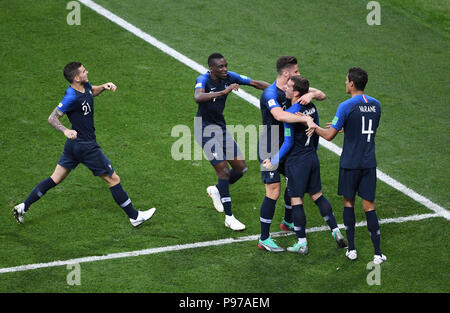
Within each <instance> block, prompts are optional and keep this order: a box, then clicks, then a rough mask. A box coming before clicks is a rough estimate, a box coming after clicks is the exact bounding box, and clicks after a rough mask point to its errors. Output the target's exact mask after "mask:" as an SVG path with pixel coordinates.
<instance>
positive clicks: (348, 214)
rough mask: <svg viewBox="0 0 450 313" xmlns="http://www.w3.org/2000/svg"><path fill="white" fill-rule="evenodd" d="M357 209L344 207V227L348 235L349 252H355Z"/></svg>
mask: <svg viewBox="0 0 450 313" xmlns="http://www.w3.org/2000/svg"><path fill="white" fill-rule="evenodd" d="M355 223H356V218H355V209H354V208H353V207H344V226H345V232H346V234H347V241H348V250H355Z"/></svg>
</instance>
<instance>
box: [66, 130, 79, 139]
mask: <svg viewBox="0 0 450 313" xmlns="http://www.w3.org/2000/svg"><path fill="white" fill-rule="evenodd" d="M64 135H65V136H66V137H67V138H68V139H71V140H75V139H77V136H78V133H77V131H76V130H73V129H66V130H64Z"/></svg>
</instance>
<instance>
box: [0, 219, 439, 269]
mask: <svg viewBox="0 0 450 313" xmlns="http://www.w3.org/2000/svg"><path fill="white" fill-rule="evenodd" d="M432 217H441V216H440V215H439V214H432V213H429V214H420V215H411V216H406V217H397V218H387V219H382V220H380V221H379V222H380V224H389V223H403V222H408V221H420V220H423V219H428V218H432ZM366 225H367V223H366V222H359V223H356V227H362V226H366ZM338 226H339V228H344V225H342V224H339V225H338ZM327 230H329V228H328V226H320V227H311V228H308V229H307V230H306V233H314V232H322V231H327ZM293 234H294V233H293V232H284V231H282V232H277V233H271V236H272V237H281V236H289V235H293ZM258 238H259V235H252V236H245V237H238V238H227V239H219V240H213V241H203V242H196V243H188V244H183V245H174V246H167V247H159V248H151V249H144V250H136V251H129V252H119V253H111V254H107V255H102V256H88V257H82V258H77V259H70V260H65V261H54V262H48V263H36V264H27V265H21V266H14V267H6V268H0V274H2V273H15V272H22V271H29V270H36V269H40V268H49V267H56V266H64V265H68V264H80V263H88V262H96V261H105V260H112V259H122V258H129V257H136V256H143V255H152V254H157V253H163V252H171V251H180V250H186V249H194V248H203V247H211V246H221V245H227V244H230V243H236V242H245V241H256V240H258Z"/></svg>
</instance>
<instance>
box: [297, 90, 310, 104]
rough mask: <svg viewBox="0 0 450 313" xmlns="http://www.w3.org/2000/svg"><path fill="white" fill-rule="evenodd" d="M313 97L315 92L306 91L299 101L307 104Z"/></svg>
mask: <svg viewBox="0 0 450 313" xmlns="http://www.w3.org/2000/svg"><path fill="white" fill-rule="evenodd" d="M312 99H313V93H312V92H308V93H305V94H304V95H303V96H301V97H300V99H298V102H299V103H300V104H303V105H306V104H308V103H310V102H311V100H312Z"/></svg>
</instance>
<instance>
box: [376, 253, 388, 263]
mask: <svg viewBox="0 0 450 313" xmlns="http://www.w3.org/2000/svg"><path fill="white" fill-rule="evenodd" d="M386 261H387V257H386V256H385V255H384V254H381V255H378V254H375V255H374V256H373V264H381V263H383V262H386Z"/></svg>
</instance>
